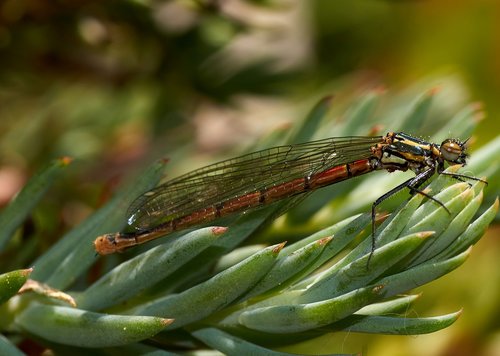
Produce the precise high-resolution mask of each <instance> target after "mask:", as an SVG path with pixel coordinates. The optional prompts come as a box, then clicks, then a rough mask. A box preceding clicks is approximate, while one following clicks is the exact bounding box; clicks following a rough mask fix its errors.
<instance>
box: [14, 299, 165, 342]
mask: <svg viewBox="0 0 500 356" xmlns="http://www.w3.org/2000/svg"><path fill="white" fill-rule="evenodd" d="M172 321H173V320H171V319H163V318H156V317H149V316H130V315H126V316H122V315H107V314H99V313H93V312H89V311H86V310H81V309H74V308H68V307H59V306H51V305H42V304H32V305H31V306H30V307H28V308H27V309H26V310H25V311H24V312H22V313H21V315H19V316H18V317H17V318H16V323H17V324H18V325H19V326H20V327H22V328H23V329H24V330H26V331H28V332H30V333H32V334H34V335H37V336H38V337H41V338H44V339H46V340H49V341H52V342H57V343H61V344H65V345H74V346H82V347H109V346H118V345H126V344H129V343H133V342H137V341H140V340H144V339H147V338H150V337H152V336H154V335H156V334H157V333H158V332H160V331H161V330H163V329H164V328H165V327H166V326H167V325H169V324H170V323H171V322H172Z"/></svg>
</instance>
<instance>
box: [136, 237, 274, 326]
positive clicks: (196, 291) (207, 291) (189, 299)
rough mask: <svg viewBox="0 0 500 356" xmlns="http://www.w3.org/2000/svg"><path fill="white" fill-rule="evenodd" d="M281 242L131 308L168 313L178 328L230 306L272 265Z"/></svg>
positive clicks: (144, 312)
mask: <svg viewBox="0 0 500 356" xmlns="http://www.w3.org/2000/svg"><path fill="white" fill-rule="evenodd" d="M282 247H283V244H279V245H274V246H270V247H267V248H265V249H263V250H262V251H260V252H259V253H256V254H254V255H252V256H250V257H249V258H247V259H245V260H243V261H242V262H240V263H238V264H237V265H235V266H232V267H230V268H228V269H227V270H225V271H222V272H220V273H219V274H217V275H215V276H214V277H212V278H211V279H209V280H207V281H205V282H202V283H200V284H198V285H196V286H194V287H192V288H190V289H188V290H186V291H184V292H182V293H179V294H174V295H169V296H166V297H163V298H159V299H156V300H153V301H151V302H150V303H148V304H145V305H143V306H140V307H138V308H136V309H134V310H133V312H134V313H135V314H140V315H165V316H166V315H168V316H169V317H171V318H174V319H176V322H175V325H174V328H179V327H181V326H184V325H186V324H189V323H192V322H194V321H197V320H200V319H203V318H204V317H206V316H208V315H210V314H212V313H214V312H215V311H217V310H220V309H222V308H223V307H225V306H227V305H229V304H230V303H231V302H232V301H233V300H235V299H236V298H237V297H239V296H240V295H242V294H243V293H245V292H246V291H247V290H248V289H249V288H250V287H251V286H253V285H255V283H257V281H259V280H260V279H261V278H262V277H263V276H264V275H265V274H266V273H267V272H268V271H269V270H270V269H271V267H272V266H273V265H274V263H275V261H276V257H277V256H278V253H279V252H280V250H281V249H282Z"/></svg>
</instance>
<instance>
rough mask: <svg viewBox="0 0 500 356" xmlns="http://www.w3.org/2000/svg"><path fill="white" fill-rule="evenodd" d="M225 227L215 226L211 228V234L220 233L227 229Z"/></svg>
mask: <svg viewBox="0 0 500 356" xmlns="http://www.w3.org/2000/svg"><path fill="white" fill-rule="evenodd" d="M227 229H228V228H227V227H224V226H215V227H213V228H212V234H214V235H222V234H223V233H225V232H226V231H227Z"/></svg>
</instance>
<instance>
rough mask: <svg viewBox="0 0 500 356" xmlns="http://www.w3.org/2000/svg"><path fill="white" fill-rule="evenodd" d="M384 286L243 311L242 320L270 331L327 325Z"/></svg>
mask: <svg viewBox="0 0 500 356" xmlns="http://www.w3.org/2000/svg"><path fill="white" fill-rule="evenodd" d="M381 289H383V288H382V287H380V286H378V287H368V288H360V289H357V290H354V291H352V292H350V293H347V294H344V295H342V296H340V297H337V298H332V299H328V300H323V301H321V302H316V303H309V304H293V305H280V306H271V307H264V308H258V309H254V310H251V311H246V312H243V313H242V314H241V315H240V317H239V321H240V323H241V324H242V325H244V326H246V327H247V328H250V329H254V330H259V331H265V332H269V333H296V332H301V331H306V330H310V329H315V328H318V327H321V326H325V325H328V324H331V323H334V322H335V321H338V320H340V319H343V318H345V317H346V316H349V315H351V314H352V313H354V312H355V311H356V310H359V309H360V308H362V307H363V306H365V305H367V304H369V303H370V302H372V301H373V300H375V299H376V298H377V297H378V296H379V295H380V292H381Z"/></svg>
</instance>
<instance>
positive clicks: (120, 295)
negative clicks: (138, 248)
mask: <svg viewBox="0 0 500 356" xmlns="http://www.w3.org/2000/svg"><path fill="white" fill-rule="evenodd" d="M224 231H226V229H221V228H217V229H215V228H209V227H207V228H204V229H200V230H196V231H193V232H191V233H189V234H186V235H183V236H181V237H180V238H177V239H172V240H170V241H167V242H166V243H164V244H162V245H160V246H156V247H154V248H152V249H151V250H148V251H146V252H144V253H143V254H140V255H139V256H136V257H135V258H132V259H130V260H128V261H126V262H124V263H122V264H120V265H119V266H118V267H116V268H115V269H113V270H112V271H110V272H109V273H108V274H106V275H105V276H103V277H102V278H101V279H99V280H98V281H97V282H96V283H94V284H93V285H92V286H91V287H90V288H88V289H87V290H86V291H85V292H84V293H83V294H81V295H80V296H79V297H78V299H77V302H78V305H79V307H80V308H82V309H88V310H102V309H104V308H107V307H110V306H113V305H116V304H118V303H121V302H124V301H126V300H127V299H130V298H131V297H133V296H135V295H137V294H139V293H141V292H142V291H144V290H145V289H147V288H148V287H151V286H153V285H154V284H156V283H157V282H159V281H161V280H162V279H164V278H165V277H167V276H168V275H170V274H172V273H173V272H174V271H176V270H177V269H178V268H180V267H182V266H183V265H184V264H185V263H186V262H188V261H190V260H192V259H193V258H195V257H196V256H197V255H198V254H199V253H200V252H201V251H203V250H204V249H206V248H207V247H208V246H210V244H212V243H213V242H214V241H215V240H216V238H217V237H218V236H219V235H220V234H221V233H223V232H224Z"/></svg>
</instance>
